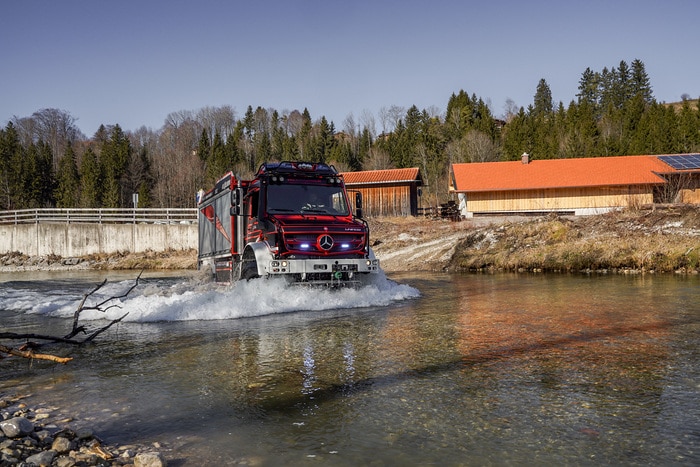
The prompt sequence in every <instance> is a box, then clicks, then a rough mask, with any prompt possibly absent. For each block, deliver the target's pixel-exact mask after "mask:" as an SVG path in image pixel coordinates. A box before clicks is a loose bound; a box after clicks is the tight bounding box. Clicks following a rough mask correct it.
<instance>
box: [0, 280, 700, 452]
mask: <svg viewBox="0 0 700 467" xmlns="http://www.w3.org/2000/svg"><path fill="white" fill-rule="evenodd" d="M396 279H397V280H400V281H405V282H408V283H410V284H412V285H413V286H415V287H417V288H419V289H420V290H421V293H422V296H421V297H420V298H419V299H416V300H411V301H406V302H397V303H394V304H392V305H390V306H387V307H374V308H367V309H362V310H333V311H324V312H299V313H293V314H288V315H276V316H269V317H258V318H251V319H240V320H228V321H221V322H216V323H207V322H184V323H157V324H155V323H154V324H136V323H128V324H126V325H123V326H121V327H120V329H119V334H118V336H117V338H115V339H113V340H110V341H103V342H101V343H99V344H97V345H95V346H91V347H86V348H85V349H82V350H81V351H80V352H81V353H80V355H79V356H77V357H76V358H77V359H79V361H80V362H81V365H80V366H78V365H75V366H71V367H68V368H66V369H65V370H62V371H54V372H46V371H45V370H46V367H44V368H36V367H35V368H32V369H26V368H24V369H23V368H19V366H17V365H16V364H14V363H13V364H14V365H15V366H14V367H12V368H13V370H14V371H17V374H18V375H19V376H20V377H21V378H22V380H23V383H22V384H25V385H26V386H25V387H26V388H27V389H28V390H31V392H36V393H38V394H42V393H43V394H42V397H52V396H55V397H56V398H57V401H59V400H60V403H61V404H62V405H63V406H70V409H71V410H74V411H77V412H79V413H81V414H83V417H82V418H83V419H84V418H88V417H92V419H91V420H90V422H91V423H90V424H91V425H93V426H94V425H95V424H97V425H98V426H97V427H96V428H97V429H98V430H101V432H102V435H103V436H105V437H107V438H109V437H111V438H112V439H119V440H128V438H129V436H136V437H139V438H146V439H153V440H159V441H169V442H171V443H174V449H175V452H176V454H177V455H178V456H179V457H180V458H182V459H191V461H183V463H184V464H185V465H197V463H198V461H201V460H202V459H205V460H207V462H208V463H216V464H221V465H230V464H234V463H255V462H259V463H262V464H278V463H285V464H293V465H296V464H299V465H302V464H306V463H308V462H311V461H310V459H313V462H319V461H320V462H324V463H331V464H333V465H357V464H369V463H373V464H376V465H396V464H407V465H416V464H428V463H441V464H446V465H456V464H470V465H471V464H478V465H502V464H531V463H544V464H555V463H556V464H576V465H586V464H590V465H594V464H595V465H598V464H616V465H617V464H624V465H636V464H644V465H647V464H652V463H662V464H697V463H698V462H700V456H699V455H698V452H699V451H698V450H699V449H700V422H698V420H700V409H698V407H697V398H698V395H700V394H699V393H700V369H699V368H698V364H697V362H698V361H699V360H698V357H700V350H699V349H700V347H699V346H698V344H700V333H698V331H699V330H700V300H698V299H699V298H700V288H698V285H699V282H698V278H693V277H688V278H680V277H672V276H658V277H648V276H645V277H634V278H630V277H622V276H615V277H582V276H565V275H553V276H549V275H541V276H535V275H505V274H504V275H495V276H488V275H465V276H460V275H438V276H436V275H431V276H429V277H422V276H420V275H410V274H406V275H400V276H396ZM82 363H84V364H82ZM6 374H7V373H5V374H4V375H3V376H0V390H2V388H3V386H4V388H5V389H4V390H7V388H8V382H9V381H11V380H10V379H7V376H6ZM47 380H48V381H49V383H50V385H51V388H52V391H51V392H50V393H46V391H45V390H42V388H45V387H46V386H47ZM15 381H17V380H15ZM10 387H11V385H10ZM57 403H58V402H57ZM71 404H72V406H71ZM105 410H107V411H108V413H110V414H112V415H110V416H109V417H107V418H100V417H95V416H93V415H90V414H94V413H98V414H99V413H102V412H103V411H105ZM125 426H128V427H129V428H130V430H132V431H127V432H125V431H124V427H125ZM195 459H196V461H195Z"/></svg>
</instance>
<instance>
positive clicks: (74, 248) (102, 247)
mask: <svg viewBox="0 0 700 467" xmlns="http://www.w3.org/2000/svg"><path fill="white" fill-rule="evenodd" d="M191 248H194V249H196V248H197V209H195V208H191V209H142V208H139V209H24V210H19V211H0V254H5V253H11V252H19V253H23V254H25V255H28V256H49V255H57V256H60V257H63V258H70V257H76V256H85V255H91V254H97V253H117V252H132V253H139V252H145V251H165V250H169V249H173V250H188V249H191Z"/></svg>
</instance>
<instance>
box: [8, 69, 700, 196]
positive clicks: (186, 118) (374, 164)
mask: <svg viewBox="0 0 700 467" xmlns="http://www.w3.org/2000/svg"><path fill="white" fill-rule="evenodd" d="M578 91H579V92H578V93H577V94H576V96H574V97H573V98H572V100H571V101H570V102H569V103H568V105H566V106H565V105H564V104H563V103H562V102H559V103H557V104H555V103H554V102H553V100H552V93H551V90H550V88H549V85H548V84H547V82H546V80H545V79H541V80H540V81H539V83H537V86H536V88H535V92H534V98H533V102H532V103H531V104H530V105H528V106H527V107H520V108H516V106H515V105H514V103H512V102H508V103H507V105H506V109H505V112H504V115H502V116H499V117H498V118H497V117H496V116H494V114H493V112H492V110H491V109H490V108H489V106H488V105H487V104H486V102H485V101H484V99H483V98H481V97H478V96H476V95H475V94H471V95H470V94H469V93H467V92H466V91H464V90H460V91H459V92H456V93H453V94H452V95H451V96H449V98H448V100H447V106H446V109H445V110H444V111H441V110H439V109H436V108H430V109H418V108H417V107H416V106H415V105H414V106H411V107H409V108H405V107H400V106H391V107H389V108H382V109H380V111H379V115H378V116H377V118H375V116H374V115H371V114H369V113H364V114H363V115H362V116H361V117H360V118H359V119H357V120H356V119H355V117H354V116H353V115H352V114H350V115H348V117H346V119H345V120H344V121H343V122H342V124H341V128H340V129H338V128H336V125H335V123H334V122H332V121H331V122H329V121H328V120H327V119H326V118H325V117H324V116H321V117H320V118H317V119H314V118H312V116H311V115H310V113H309V112H308V110H307V109H304V110H302V111H299V110H293V111H286V112H284V113H280V112H278V111H277V110H275V109H271V108H267V109H265V108H261V107H257V108H255V109H254V108H253V107H252V106H248V107H247V109H246V111H245V114H244V115H242V116H239V115H238V114H237V112H236V111H235V109H234V108H233V107H232V106H229V105H223V106H221V107H205V108H201V109H198V110H184V111H178V112H173V113H171V114H169V115H168V116H167V118H166V120H165V122H164V125H163V126H162V127H161V128H160V129H158V130H153V129H150V128H146V127H141V128H139V129H137V130H135V131H128V132H125V131H124V130H122V128H121V127H120V125H119V124H104V125H102V126H100V128H99V129H98V130H97V132H96V133H95V134H94V135H93V136H92V137H86V136H85V135H83V134H82V132H81V131H80V130H79V128H78V127H77V126H76V119H75V118H74V117H73V116H71V114H70V113H69V112H67V111H65V110H59V109H52V108H48V109H41V110H38V111H36V112H35V113H34V114H32V115H31V116H29V117H17V116H15V117H13V118H12V119H11V120H10V121H9V122H8V123H7V125H6V126H5V127H4V128H1V129H0V209H2V210H13V209H29V208H53V207H56V208H100V207H104V208H119V207H122V208H130V207H133V206H132V194H133V193H138V194H139V198H138V200H139V201H138V204H139V206H138V207H169V208H174V207H193V206H194V205H195V193H196V192H197V191H198V190H200V189H208V188H210V187H211V186H213V183H214V181H215V180H217V179H218V178H219V177H221V176H222V175H223V174H224V173H226V172H228V171H229V170H230V171H233V172H234V173H236V174H240V175H241V176H244V177H245V176H249V175H251V174H252V173H254V172H255V171H256V169H257V168H258V166H259V165H260V164H261V163H262V162H264V161H274V160H310V161H319V162H326V163H331V164H333V165H335V167H336V168H337V169H338V170H339V171H341V172H346V171H357V170H377V169H386V168H404V167H419V168H420V170H421V174H422V176H423V180H424V183H425V186H424V188H423V196H424V199H425V200H427V201H429V202H430V203H435V204H437V203H441V202H444V201H446V200H447V198H448V192H447V186H448V184H447V178H448V175H449V168H450V164H452V163H457V162H486V161H507V160H517V159H519V158H520V155H521V154H522V153H524V152H527V153H528V154H530V158H531V159H554V158H573V157H602V156H617V155H636V154H675V153H690V152H699V151H700V100H698V99H690V96H687V95H684V96H683V98H682V101H681V102H679V103H674V104H666V103H659V102H657V101H656V100H655V98H654V95H653V92H652V85H651V83H650V80H649V77H648V75H647V73H646V70H645V66H644V63H643V62H642V61H641V60H638V59H635V60H634V61H632V62H631V64H629V65H628V64H627V62H625V61H624V60H622V61H620V63H619V64H618V65H617V66H613V67H611V68H608V67H605V68H603V69H602V70H600V71H594V70H591V69H590V68H586V70H585V71H584V72H583V73H582V74H581V77H580V80H579V83H578ZM377 119H378V121H377ZM378 126H379V128H378Z"/></svg>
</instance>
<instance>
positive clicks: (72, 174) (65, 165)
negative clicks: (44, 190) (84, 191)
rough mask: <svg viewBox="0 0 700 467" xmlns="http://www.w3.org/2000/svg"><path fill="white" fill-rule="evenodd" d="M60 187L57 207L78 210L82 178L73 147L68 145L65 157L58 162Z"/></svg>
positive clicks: (57, 190) (56, 194)
mask: <svg viewBox="0 0 700 467" xmlns="http://www.w3.org/2000/svg"><path fill="white" fill-rule="evenodd" d="M56 178H57V181H58V186H57V188H56V192H55V197H56V207H59V208H77V207H78V190H79V188H80V176H79V174H78V164H77V162H76V159H75V152H74V151H73V145H71V144H70V143H69V144H67V145H66V150H65V151H64V154H63V157H62V158H61V160H60V161H58V173H57V174H56Z"/></svg>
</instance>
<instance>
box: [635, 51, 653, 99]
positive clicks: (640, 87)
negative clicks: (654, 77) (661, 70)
mask: <svg viewBox="0 0 700 467" xmlns="http://www.w3.org/2000/svg"><path fill="white" fill-rule="evenodd" d="M630 92H631V94H632V95H636V94H639V95H641V96H642V99H643V100H644V102H645V103H646V104H651V102H652V101H653V100H654V95H653V93H652V91H651V82H650V81H649V76H648V75H647V72H646V68H645V66H644V62H642V61H641V60H639V59H635V60H634V61H633V62H632V76H631V83H630Z"/></svg>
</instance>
